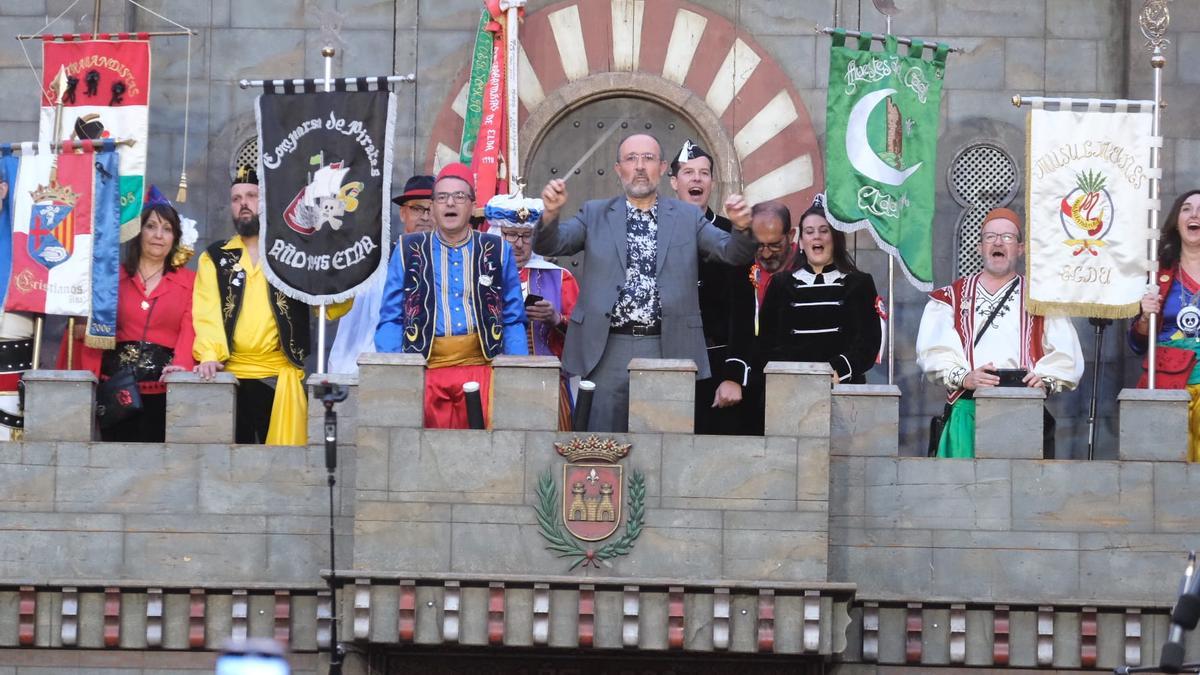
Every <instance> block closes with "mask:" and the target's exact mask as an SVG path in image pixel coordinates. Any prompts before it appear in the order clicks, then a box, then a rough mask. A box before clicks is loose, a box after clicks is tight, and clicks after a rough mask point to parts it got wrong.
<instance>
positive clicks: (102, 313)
mask: <svg viewBox="0 0 1200 675" xmlns="http://www.w3.org/2000/svg"><path fill="white" fill-rule="evenodd" d="M45 149H46V146H44V145H43V146H41V147H40V148H35V146H34V144H32V143H30V144H25V145H23V146H22V152H21V158H20V163H19V165H18V167H17V171H16V181H15V185H14V186H13V187H14V189H15V190H14V191H15V193H16V199H15V201H14V204H13V209H12V218H11V221H10V222H11V228H12V249H11V256H12V263H11V264H12V268H11V273H10V274H9V277H8V278H9V282H8V291H7V294H6V296H5V299H4V309H5V311H12V312H30V313H34V314H54V315H62V316H86V317H88V327H87V335H86V338H85V342H86V343H87V344H88V346H90V347H96V348H100V349H109V348H112V347H114V346H115V345H116V334H117V331H116V319H117V274H118V265H119V263H120V228H121V220H120V218H121V201H120V172H119V171H118V164H119V160H118V156H117V153H116V148H115V145H114V143H113V141H111V140H106V141H104V142H103V143H99V144H94V143H92V142H91V141H85V142H83V143H82V144H76V143H68V144H66V145H65V146H64V154H62V155H59V156H58V158H57V175H56V176H54V179H53V180H51V174H52V170H51V169H52V167H53V165H54V163H55V158H54V156H53V155H52V154H50V153H49V152H46V151H45ZM76 150H79V152H76ZM0 225H2V223H0Z"/></svg>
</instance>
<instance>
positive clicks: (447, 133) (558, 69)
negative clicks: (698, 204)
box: [425, 0, 824, 215]
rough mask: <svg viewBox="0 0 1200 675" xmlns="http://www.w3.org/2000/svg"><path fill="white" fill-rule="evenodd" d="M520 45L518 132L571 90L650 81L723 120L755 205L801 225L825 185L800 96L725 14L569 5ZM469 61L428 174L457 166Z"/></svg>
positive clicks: (670, 7) (535, 25) (641, 2)
mask: <svg viewBox="0 0 1200 675" xmlns="http://www.w3.org/2000/svg"><path fill="white" fill-rule="evenodd" d="M520 37H521V45H522V48H521V54H520V65H519V67H520V71H519V72H520V74H519V78H520V91H519V98H520V102H521V110H520V120H521V123H522V124H524V122H525V120H526V118H528V117H529V115H530V113H531V112H534V111H536V110H537V109H538V106H540V105H542V104H543V102H545V101H546V100H547V98H548V97H551V95H552V94H553V93H554V92H556V91H557V90H558V89H560V88H562V87H564V86H567V85H569V84H571V83H575V82H578V81H581V80H585V79H586V78H589V77H591V76H595V75H603V74H607V73H621V72H637V73H641V74H643V75H653V76H655V77H658V78H662V80H664V81H665V82H667V83H670V85H672V86H677V87H682V88H684V89H687V90H689V91H690V92H692V93H693V94H694V95H695V99H693V100H698V101H702V102H703V105H706V106H707V107H708V108H709V110H710V112H711V116H712V117H715V118H716V119H719V120H720V124H721V127H722V128H721V129H720V130H719V131H720V133H722V134H724V135H725V136H726V137H727V138H728V139H729V140H730V141H731V147H732V148H733V149H734V151H735V152H736V154H737V160H738V162H739V163H740V168H741V172H740V173H741V177H742V180H741V183H742V186H743V192H744V194H745V195H746V197H747V199H748V200H749V201H750V203H752V204H753V203H758V202H762V201H766V200H769V199H780V200H783V201H784V203H786V204H787V205H788V207H789V208H791V209H792V212H793V214H795V215H799V212H800V211H802V210H804V209H805V208H807V207H808V205H809V204H810V203H811V200H812V197H813V195H814V194H815V193H816V192H818V191H819V190H820V188H821V187H822V186H823V185H824V175H823V162H822V160H821V153H820V148H819V146H818V144H817V136H816V133H815V132H814V131H813V128H812V121H811V120H810V118H809V116H808V110H807V109H806V108H805V107H804V103H803V101H802V100H801V99H800V96H799V94H798V93H797V92H796V90H795V88H794V87H793V86H792V84H791V82H790V80H789V79H788V77H787V76H786V74H785V73H784V72H783V70H782V69H781V68H780V67H779V65H778V64H777V63H776V62H775V60H774V59H773V58H772V57H771V55H770V54H769V53H768V52H767V51H766V50H765V49H763V48H762V46H761V45H759V44H758V43H757V42H756V41H755V40H754V38H752V37H751V36H750V35H749V34H748V33H746V32H745V31H743V30H740V29H738V27H737V26H735V25H734V24H733V23H731V22H730V21H729V20H728V19H726V18H725V17H723V16H720V15H719V14H716V13H714V12H712V11H710V10H707V9H705V8H702V7H697V6H696V5H693V4H691V3H689V2H685V1H684V0H567V1H565V2H560V3H557V4H555V5H551V6H549V7H547V8H545V9H543V10H541V11H538V12H535V13H532V14H530V15H528V16H527V17H526V18H525V21H524V22H523V24H522V26H521V35H520ZM463 60H464V68H463V70H462V72H461V73H460V74H459V77H458V80H457V81H456V82H455V85H454V86H453V87H452V88H451V94H450V96H449V97H448V98H447V100H446V102H445V103H444V104H443V107H442V111H441V114H439V115H438V117H437V122H436V123H435V126H434V129H433V133H432V134H431V135H430V140H429V146H428V148H427V152H426V155H425V156H426V158H427V159H426V168H427V169H428V170H430V171H434V172H436V170H437V169H438V168H440V167H441V166H442V165H444V164H445V163H447V162H450V161H455V160H456V159H457V157H458V146H459V141H460V139H461V136H462V127H463V117H464V114H465V111H466V96H467V79H468V77H469V63H467V61H468V58H467V57H464V59H463ZM631 93H634V92H631ZM636 95H638V96H640V97H642V98H646V97H649V98H654V96H653V93H652V92H645V91H637V92H636ZM561 103H562V102H561V101H555V102H553V105H556V106H560V104H561ZM567 103H568V105H567V106H560V107H563V108H564V109H568V108H570V107H571V106H570V105H569V104H570V102H569V101H568V102H567ZM539 117H542V115H539ZM523 131H525V130H524V129H523ZM539 131H540V132H544V131H546V129H541V130H539ZM704 131H705V132H706V133H712V132H713V130H704ZM528 140H530V139H524V138H523V139H522V146H525V147H528Z"/></svg>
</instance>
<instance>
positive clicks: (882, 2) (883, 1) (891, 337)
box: [874, 0, 900, 385]
mask: <svg viewBox="0 0 1200 675" xmlns="http://www.w3.org/2000/svg"><path fill="white" fill-rule="evenodd" d="M874 3H875V9H877V10H879V12H880V13H882V14H883V16H884V18H885V20H886V22H887V30H886V34H887V35H891V34H892V15H893V14H896V13H898V12H899V11H900V10H899V9H897V8H896V5H895V4H894V3H893V2H891V0H874ZM887 295H888V298H887V302H888V308H887V359H888V369H887V373H888V379H887V383H888V384H889V385H891V384H895V383H896V300H895V298H896V257H895V256H893V255H891V254H888V290H887Z"/></svg>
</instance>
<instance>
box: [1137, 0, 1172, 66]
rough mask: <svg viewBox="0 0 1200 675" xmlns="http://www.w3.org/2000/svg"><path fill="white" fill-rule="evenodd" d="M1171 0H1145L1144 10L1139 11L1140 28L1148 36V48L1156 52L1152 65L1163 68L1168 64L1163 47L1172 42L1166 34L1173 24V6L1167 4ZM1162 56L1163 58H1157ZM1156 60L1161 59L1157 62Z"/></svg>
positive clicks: (1152, 58)
mask: <svg viewBox="0 0 1200 675" xmlns="http://www.w3.org/2000/svg"><path fill="white" fill-rule="evenodd" d="M1169 1H1170V0H1145V2H1144V3H1143V4H1142V11H1141V12H1140V13H1138V28H1140V29H1141V31H1142V36H1144V37H1145V38H1146V48H1147V49H1149V50H1150V51H1151V52H1153V53H1154V55H1155V56H1153V57H1151V59H1150V65H1152V66H1154V67H1155V68H1162V67H1163V66H1164V65H1166V62H1167V61H1166V57H1164V56H1162V50H1163V47H1166V46H1167V45H1169V44H1171V41H1170V40H1168V39H1167V38H1166V37H1165V36H1166V34H1167V28H1168V27H1170V25H1171V8H1170V7H1168V6H1167V3H1168V2H1169ZM1156 57H1161V58H1156ZM1155 61H1160V62H1159V63H1155Z"/></svg>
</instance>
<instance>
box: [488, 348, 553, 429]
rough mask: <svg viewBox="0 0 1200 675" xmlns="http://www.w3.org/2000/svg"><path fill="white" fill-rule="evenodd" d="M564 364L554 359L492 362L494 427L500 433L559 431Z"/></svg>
mask: <svg viewBox="0 0 1200 675" xmlns="http://www.w3.org/2000/svg"><path fill="white" fill-rule="evenodd" d="M561 368H562V364H561V363H560V362H559V360H558V359H557V358H555V357H553V356H497V357H496V358H495V360H493V361H492V369H493V372H492V425H491V428H492V429H494V430H497V431H500V430H513V431H557V430H558V395H559V381H560V373H561V372H562V370H561Z"/></svg>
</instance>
